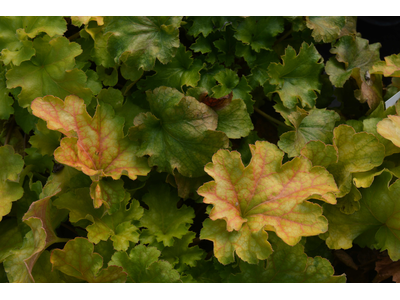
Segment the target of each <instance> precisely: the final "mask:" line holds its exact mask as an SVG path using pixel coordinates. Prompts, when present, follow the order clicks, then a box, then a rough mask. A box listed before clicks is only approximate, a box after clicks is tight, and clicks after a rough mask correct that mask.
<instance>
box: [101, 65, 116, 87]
mask: <svg viewBox="0 0 400 300" xmlns="http://www.w3.org/2000/svg"><path fill="white" fill-rule="evenodd" d="M111 69H112V71H111V70H110V69H106V68H104V67H103V66H97V67H96V72H97V74H98V75H99V79H100V80H101V81H102V82H103V84H104V85H105V86H114V85H116V84H117V82H118V70H117V68H111ZM110 72H111V74H109V73H110Z"/></svg>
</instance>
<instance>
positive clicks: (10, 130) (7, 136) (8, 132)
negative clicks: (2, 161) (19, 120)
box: [4, 116, 15, 146]
mask: <svg viewBox="0 0 400 300" xmlns="http://www.w3.org/2000/svg"><path fill="white" fill-rule="evenodd" d="M10 121H11V124H10V127H8V130H7V135H6V138H5V139H4V146H5V145H7V144H8V142H9V141H10V138H11V133H12V132H13V130H14V127H15V118H14V116H12V119H11V120H10Z"/></svg>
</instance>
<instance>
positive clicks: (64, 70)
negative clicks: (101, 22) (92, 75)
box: [6, 36, 92, 107]
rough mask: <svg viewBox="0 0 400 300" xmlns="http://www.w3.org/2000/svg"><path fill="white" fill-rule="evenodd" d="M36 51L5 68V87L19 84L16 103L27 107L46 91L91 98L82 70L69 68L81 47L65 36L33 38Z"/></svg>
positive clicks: (45, 93)
mask: <svg viewBox="0 0 400 300" xmlns="http://www.w3.org/2000/svg"><path fill="white" fill-rule="evenodd" d="M33 47H34V48H35V49H36V55H35V56H34V57H33V58H32V59H31V60H30V61H25V62H23V63H21V65H20V66H16V67H14V68H12V69H11V70H10V71H8V72H7V74H6V77H7V88H15V87H17V86H20V87H22V91H21V93H20V94H19V95H18V101H19V105H20V106H21V107H27V106H29V105H30V104H31V102H32V101H33V99H35V98H37V97H43V96H46V95H53V96H56V97H60V98H64V97H65V96H67V95H71V94H75V95H77V96H79V97H81V98H83V99H84V100H85V102H86V103H87V104H88V103H89V102H90V101H91V99H92V98H91V97H92V92H91V90H90V89H89V88H87V87H86V80H87V78H86V75H85V72H83V71H82V70H78V69H73V68H74V66H75V57H76V56H77V55H79V54H80V53H81V52H82V50H81V48H80V46H79V45H78V44H76V43H70V42H69V41H68V39H67V38H65V37H62V36H60V37H57V38H54V39H52V40H49V38H47V37H44V38H36V39H35V40H34V41H33Z"/></svg>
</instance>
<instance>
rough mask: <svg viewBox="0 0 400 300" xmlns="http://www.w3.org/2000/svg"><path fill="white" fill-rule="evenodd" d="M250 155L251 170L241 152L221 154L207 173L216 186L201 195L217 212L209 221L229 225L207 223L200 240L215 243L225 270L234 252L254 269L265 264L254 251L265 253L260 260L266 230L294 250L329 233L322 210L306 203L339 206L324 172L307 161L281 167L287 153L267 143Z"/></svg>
mask: <svg viewBox="0 0 400 300" xmlns="http://www.w3.org/2000/svg"><path fill="white" fill-rule="evenodd" d="M250 150H251V152H252V155H253V157H252V160H251V162H250V163H249V165H248V166H247V167H244V165H243V163H242V161H241V159H240V155H239V153H238V152H235V151H232V152H229V151H227V150H219V151H218V152H217V153H216V154H215V155H214V156H213V163H209V164H207V165H206V167H205V170H206V172H207V173H208V174H209V175H210V176H212V177H213V178H214V180H215V181H212V182H207V183H205V184H204V185H203V186H201V187H200V188H199V190H198V191H197V192H198V194H199V195H201V196H203V197H204V200H203V201H204V203H209V204H213V206H214V207H213V209H212V210H211V213H210V219H211V220H218V219H223V220H225V221H226V223H227V224H226V229H225V224H224V223H225V222H222V221H218V222H219V223H216V224H212V223H211V220H209V221H206V222H205V223H204V228H203V230H202V232H201V235H200V237H201V238H207V239H211V240H213V241H214V242H215V243H216V245H215V247H214V249H215V251H216V253H215V255H216V257H217V258H218V260H219V261H220V262H221V263H223V264H226V263H229V262H232V260H233V251H234V250H235V251H236V253H237V254H238V255H239V257H240V258H241V259H243V260H245V261H248V262H250V263H256V261H257V258H258V259H266V258H267V254H268V253H266V252H265V251H267V250H256V251H259V252H261V251H264V253H262V255H260V254H259V253H257V252H255V251H254V250H253V247H254V245H256V244H259V245H263V246H260V247H261V249H263V248H262V247H265V246H267V245H268V241H267V234H266V233H265V232H264V230H272V231H275V232H276V233H277V235H278V236H279V237H281V238H282V239H283V240H284V241H285V242H286V243H287V244H289V245H292V246H293V245H295V244H297V243H298V242H299V241H300V239H301V236H311V235H316V234H319V233H321V232H325V231H326V230H327V222H326V219H325V218H324V217H323V216H322V211H321V210H322V209H321V207H320V206H319V205H317V204H314V203H310V202H308V201H306V200H307V198H308V197H310V196H312V195H313V196H316V195H320V199H321V200H323V201H326V202H328V203H332V204H334V203H336V199H335V197H334V196H333V194H332V193H333V192H336V191H337V188H336V184H335V183H334V180H333V177H332V175H330V174H329V173H328V172H327V171H326V170H325V169H324V168H321V167H314V168H311V163H310V161H309V160H307V159H305V158H304V157H296V158H295V159H293V160H292V161H290V162H287V163H286V164H284V165H281V161H282V158H283V153H282V152H281V151H280V150H279V149H278V148H277V147H276V146H275V145H273V144H270V143H268V142H259V141H257V142H256V143H255V145H250ZM253 240H254V241H253ZM239 241H241V242H239ZM244 245H246V246H244ZM223 247H224V249H223ZM225 248H226V249H225Z"/></svg>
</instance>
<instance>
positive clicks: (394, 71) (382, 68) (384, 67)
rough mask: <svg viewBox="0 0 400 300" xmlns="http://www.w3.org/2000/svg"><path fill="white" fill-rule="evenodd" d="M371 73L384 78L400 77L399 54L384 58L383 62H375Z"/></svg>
mask: <svg viewBox="0 0 400 300" xmlns="http://www.w3.org/2000/svg"><path fill="white" fill-rule="evenodd" d="M371 73H374V74H383V76H385V77H389V76H391V77H400V54H393V55H390V56H386V57H385V61H378V62H375V64H374V65H373V66H372V71H371Z"/></svg>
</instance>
